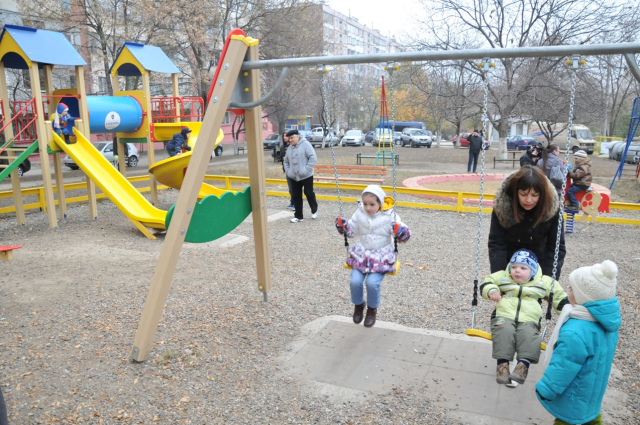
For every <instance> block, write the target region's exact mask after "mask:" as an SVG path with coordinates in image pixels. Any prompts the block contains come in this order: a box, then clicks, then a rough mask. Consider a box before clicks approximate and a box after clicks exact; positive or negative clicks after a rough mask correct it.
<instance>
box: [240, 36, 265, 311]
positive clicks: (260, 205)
mask: <svg viewBox="0 0 640 425" xmlns="http://www.w3.org/2000/svg"><path fill="white" fill-rule="evenodd" d="M259 59H260V58H259V57H258V45H254V46H251V47H249V50H248V52H247V60H249V61H257V60H259ZM243 72H244V73H247V71H243ZM248 77H249V79H248V81H249V87H248V89H249V94H250V96H251V102H254V101H256V100H258V99H260V70H257V69H256V70H252V71H248ZM244 115H245V122H244V125H245V130H246V140H247V157H248V159H249V184H250V186H251V210H252V214H253V238H254V242H255V251H256V268H257V274H258V276H257V278H258V289H259V290H260V291H262V292H263V294H264V299H265V301H266V300H267V295H268V292H269V291H270V290H271V286H272V282H271V268H270V265H271V251H269V226H268V225H267V195H266V193H267V192H266V190H267V189H266V183H265V172H264V154H263V151H264V150H263V147H262V107H260V106H257V107H255V108H253V109H247V110H246V111H245V113H244Z"/></svg>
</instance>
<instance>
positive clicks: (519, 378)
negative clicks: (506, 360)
mask: <svg viewBox="0 0 640 425" xmlns="http://www.w3.org/2000/svg"><path fill="white" fill-rule="evenodd" d="M527 374H529V368H528V367H527V366H526V365H525V364H524V363H522V362H518V364H517V365H516V368H515V369H513V372H511V375H509V378H510V379H511V380H512V381H515V382H517V383H518V384H524V381H525V379H527Z"/></svg>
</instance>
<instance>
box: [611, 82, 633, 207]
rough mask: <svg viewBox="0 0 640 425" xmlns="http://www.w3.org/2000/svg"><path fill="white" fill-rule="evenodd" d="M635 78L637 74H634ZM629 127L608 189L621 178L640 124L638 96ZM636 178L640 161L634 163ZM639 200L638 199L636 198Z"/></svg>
mask: <svg viewBox="0 0 640 425" xmlns="http://www.w3.org/2000/svg"><path fill="white" fill-rule="evenodd" d="M636 78H637V76H636ZM629 118H630V119H629V129H628V130H627V142H626V144H625V146H624V152H623V153H622V157H621V158H620V166H618V170H617V171H616V174H615V176H613V180H611V186H609V189H611V188H612V187H613V184H614V183H615V182H616V179H618V180H620V179H621V178H622V173H623V169H624V164H625V162H626V159H627V153H628V152H629V146H631V142H633V138H634V137H635V135H636V132H637V131H638V126H640V97H636V98H635V99H634V100H633V107H632V108H631V116H630V117H629ZM635 175H636V180H638V176H640V161H638V163H637V164H636V172H635ZM638 202H640V199H638Z"/></svg>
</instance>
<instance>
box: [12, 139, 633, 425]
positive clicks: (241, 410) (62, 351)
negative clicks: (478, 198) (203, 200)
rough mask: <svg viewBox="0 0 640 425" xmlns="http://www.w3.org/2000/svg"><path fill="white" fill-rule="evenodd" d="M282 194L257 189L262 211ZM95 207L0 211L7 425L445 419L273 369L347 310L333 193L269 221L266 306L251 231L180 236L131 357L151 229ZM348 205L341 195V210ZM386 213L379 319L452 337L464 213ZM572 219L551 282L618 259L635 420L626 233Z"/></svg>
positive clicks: (466, 288) (465, 317)
mask: <svg viewBox="0 0 640 425" xmlns="http://www.w3.org/2000/svg"><path fill="white" fill-rule="evenodd" d="M405 150H406V149H405ZM407 151H408V150H407ZM434 151H436V150H435V149H431V151H430V152H427V150H426V149H423V150H415V151H412V152H426V154H428V155H433V152H434ZM452 151H453V150H452ZM355 152H356V151H355V150H351V151H350V153H351V154H352V155H353V156H354V157H355ZM436 152H437V151H436ZM324 153H325V152H323V154H324ZM223 158H224V157H223ZM425 174H427V173H425ZM245 175H246V174H245ZM176 197H177V191H174V190H167V191H161V192H160V205H159V207H160V208H164V209H168V207H169V206H170V205H171V204H172V203H173V202H174V201H175V199H176ZM400 198H401V199H402V200H409V199H412V200H413V198H410V197H408V196H401V197H400ZM286 204H287V202H286V199H284V198H270V199H269V209H270V211H271V212H275V211H279V210H282V209H283V208H284V206H285V205H286ZM98 206H99V214H100V216H99V220H98V221H92V220H90V219H89V218H88V213H87V212H88V208H87V206H86V205H85V204H72V205H70V206H69V217H70V218H69V219H68V220H66V221H61V222H60V228H59V229H58V230H57V231H52V230H49V228H48V224H47V221H46V216H45V215H44V214H41V213H37V212H34V211H32V212H29V213H27V226H25V227H23V228H16V226H15V217H14V216H12V215H10V214H5V215H2V216H0V243H3V244H4V243H19V244H22V245H23V246H24V248H22V249H21V250H18V251H16V253H15V258H14V260H13V261H11V262H8V263H2V265H1V266H0V267H1V270H2V273H1V277H0V330H1V331H0V385H1V386H2V390H3V392H4V394H5V398H6V400H7V404H8V409H9V414H10V423H12V424H13V423H16V424H23V423H24V424H32V423H33V424H36V423H52V422H60V423H78V422H82V423H96V424H97V423H119V422H120V421H125V420H126V421H129V422H130V423H151V422H158V423H193V424H205V423H323V424H324V423H338V424H340V423H341V424H351V423H354V424H355V423H381V424H391V423H394V424H395V423H406V424H413V423H426V424H436V423H438V424H456V423H458V421H457V420H456V419H453V415H450V414H449V412H447V411H446V410H445V409H442V408H441V407H439V406H438V405H437V404H436V403H435V402H434V400H436V399H437V398H439V397H440V396H441V394H438V392H437V391H434V392H433V393H430V394H423V393H419V392H410V391H406V390H404V389H402V388H397V389H395V390H394V391H392V392H390V393H382V394H371V396H370V397H369V398H368V399H367V400H366V401H364V402H345V403H342V404H337V403H335V402H333V401H330V400H329V398H327V397H324V396H318V395H314V394H312V393H310V392H308V391H306V390H305V383H304V382H300V381H298V380H296V379H294V378H293V377H291V376H290V375H289V374H288V373H287V366H286V364H283V363H282V361H281V360H280V358H281V356H282V354H283V352H284V351H285V350H286V347H287V345H288V344H290V343H291V342H292V341H294V340H295V339H296V338H297V337H298V336H299V329H300V327H301V326H302V325H304V324H306V323H308V322H310V321H312V320H314V319H317V318H319V317H324V316H328V315H342V316H349V315H350V314H351V311H352V306H351V304H350V297H349V289H348V273H347V272H346V271H345V270H344V269H343V268H342V264H343V262H344V258H345V251H344V246H343V244H342V239H341V237H340V236H339V235H338V234H337V232H336V231H335V229H334V226H333V218H334V217H335V216H336V215H337V213H338V206H337V204H336V203H333V202H323V201H321V202H320V217H319V219H318V220H305V221H304V222H302V223H298V224H290V223H289V222H288V220H277V221H274V222H271V223H270V224H269V238H270V239H269V240H270V247H271V255H272V263H273V267H272V273H273V282H274V288H273V290H272V291H271V293H270V294H269V302H268V303H263V301H262V294H261V293H260V292H258V291H257V289H256V287H257V282H256V277H255V275H256V273H255V255H254V249H253V244H252V240H253V239H252V228H251V225H249V224H248V223H246V222H245V223H243V224H241V225H240V226H239V227H238V228H237V229H236V230H235V231H234V232H233V233H234V234H237V235H244V236H247V237H249V241H248V242H245V243H242V244H239V245H234V246H231V247H229V248H216V247H213V248H212V247H204V246H202V245H186V246H185V247H184V248H183V251H182V255H181V257H180V260H179V262H178V266H177V269H176V273H175V276H174V281H173V285H172V287H171V290H170V291H169V296H168V299H167V302H166V307H165V309H164V313H163V316H162V319H161V323H160V327H159V329H158V333H157V335H156V338H155V343H154V346H153V349H152V351H151V356H150V358H149V360H148V361H146V362H144V363H131V362H130V361H129V360H128V359H129V351H130V349H131V346H132V342H133V337H134V334H135V330H136V328H137V325H138V320H139V319H140V314H141V311H142V307H143V304H144V301H145V298H146V295H147V291H148V285H149V283H150V280H151V277H152V275H153V272H154V270H155V267H156V261H157V258H158V254H159V252H160V249H161V244H162V239H159V240H157V241H151V240H147V239H145V238H144V237H143V236H142V235H141V234H140V233H139V232H138V231H137V230H136V229H135V228H134V227H133V226H132V225H131V223H130V222H129V221H128V220H127V219H126V218H125V217H124V216H123V215H122V213H121V212H120V211H119V210H118V209H117V208H116V207H115V206H114V205H113V204H112V203H111V202H110V201H106V200H105V201H99V203H98ZM354 208H355V205H353V204H351V205H345V210H346V211H348V212H349V213H350V212H351V211H352V210H353V209H354ZM399 212H400V214H401V215H402V219H403V221H405V222H406V223H407V224H408V225H409V226H410V227H411V229H412V232H413V237H412V239H411V241H410V242H409V243H408V244H406V245H401V247H400V256H401V261H402V262H403V264H404V265H403V269H402V271H401V272H400V275H399V276H398V277H395V278H392V277H388V278H386V279H385V281H384V283H383V293H382V304H381V307H380V310H379V316H378V317H379V318H380V319H381V320H385V321H390V322H395V323H398V324H401V325H405V326H410V327H415V328H425V329H431V330H441V331H449V332H451V333H455V334H461V333H464V331H465V328H466V327H467V326H468V324H469V322H470V318H471V298H472V284H473V278H474V274H475V256H476V255H475V250H476V232H477V225H478V222H477V215H475V214H456V213H453V212H441V211H433V210H419V209H409V208H402V209H400V211H399ZM305 213H306V214H307V216H308V215H309V211H308V209H307V210H306V211H305ZM621 214H622V213H618V214H616V215H621ZM628 214H629V216H633V217H636V218H637V213H636V214H635V215H632V214H630V213H628ZM307 218H309V217H307ZM488 226H489V217H488V216H485V217H484V219H483V229H484V232H483V235H482V238H481V258H480V260H481V261H480V276H481V277H483V276H484V275H485V274H487V273H488V272H489V269H488V258H487V252H486V240H487V231H488ZM578 229H579V230H578V231H577V232H576V233H574V234H572V235H568V236H567V246H568V254H567V257H566V260H565V266H564V273H563V276H564V277H566V276H568V274H569V272H570V271H571V270H573V269H574V268H576V267H580V266H583V265H590V264H594V263H596V262H600V261H602V260H604V259H606V258H608V259H611V260H614V261H616V262H617V263H618V266H619V268H620V275H619V279H618V294H619V297H620V301H621V308H622V317H623V325H622V328H621V331H620V342H619V346H618V351H617V354H616V357H615V360H614V366H615V367H616V368H617V369H618V370H619V371H620V374H616V375H614V376H612V378H611V382H610V384H611V385H612V386H613V388H615V389H616V390H619V391H622V392H624V393H626V394H627V395H628V399H627V400H626V401H625V403H624V404H625V406H626V411H620V412H609V414H610V415H611V417H612V418H614V419H615V423H620V424H627V423H640V385H639V384H638V383H637V382H635V381H636V379H635V378H634V377H637V376H640V361H639V357H640V339H639V335H638V329H639V325H640V319H639V317H640V315H639V314H638V313H639V309H638V299H640V286H639V282H638V276H640V258H639V257H640V248H639V246H640V245H639V244H638V239H639V238H638V237H639V236H640V232H639V229H638V228H637V227H633V226H623V225H602V224H596V225H589V226H588V225H583V224H582V223H580V224H579V225H578ZM561 283H562V280H561ZM491 307H492V306H491V305H490V303H488V302H484V301H481V302H480V303H479V311H478V314H477V318H478V327H479V328H481V329H488V327H489V320H488V318H489V314H490V309H491Z"/></svg>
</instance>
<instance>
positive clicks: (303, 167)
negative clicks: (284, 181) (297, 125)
mask: <svg viewBox="0 0 640 425" xmlns="http://www.w3.org/2000/svg"><path fill="white" fill-rule="evenodd" d="M287 137H288V138H289V148H288V149H287V153H286V155H285V156H284V161H282V163H283V164H284V170H285V172H286V173H287V177H289V178H290V179H291V198H292V199H293V205H294V206H295V208H296V212H295V216H294V217H293V218H292V219H291V220H290V221H291V222H292V223H298V222H300V221H302V220H303V219H304V216H303V213H302V208H303V202H302V192H303V191H304V196H306V197H307V202H309V208H311V218H313V219H314V220H315V219H316V218H318V202H316V194H315V192H314V191H313V167H314V166H315V165H316V161H317V157H316V151H315V150H314V149H313V146H311V143H309V141H308V140H307V139H305V138H304V137H302V138H301V137H300V134H299V133H298V130H289V131H287Z"/></svg>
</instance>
